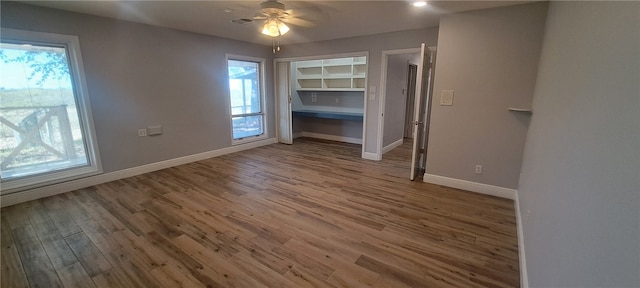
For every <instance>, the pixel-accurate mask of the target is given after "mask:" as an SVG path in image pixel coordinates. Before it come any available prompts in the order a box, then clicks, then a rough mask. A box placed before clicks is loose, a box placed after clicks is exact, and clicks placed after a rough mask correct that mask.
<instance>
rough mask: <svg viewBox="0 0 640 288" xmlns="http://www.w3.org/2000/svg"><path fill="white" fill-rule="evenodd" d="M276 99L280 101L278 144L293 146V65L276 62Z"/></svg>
mask: <svg viewBox="0 0 640 288" xmlns="http://www.w3.org/2000/svg"><path fill="white" fill-rule="evenodd" d="M275 86H276V99H278V100H277V101H278V113H277V114H278V142H280V143H284V144H293V132H292V131H291V64H290V62H276V85H275Z"/></svg>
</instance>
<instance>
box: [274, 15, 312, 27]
mask: <svg viewBox="0 0 640 288" xmlns="http://www.w3.org/2000/svg"><path fill="white" fill-rule="evenodd" d="M282 22H285V23H287V24H291V25H295V26H300V27H307V28H311V27H315V26H316V24H315V23H313V22H311V21H309V20H304V19H301V18H296V17H287V18H282Z"/></svg>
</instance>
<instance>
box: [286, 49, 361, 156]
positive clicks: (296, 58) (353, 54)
mask: <svg viewBox="0 0 640 288" xmlns="http://www.w3.org/2000/svg"><path fill="white" fill-rule="evenodd" d="M346 57H367V72H366V74H365V80H364V82H365V84H364V87H365V88H364V95H363V102H364V104H363V108H362V109H363V111H362V114H363V118H362V151H361V156H360V157H362V158H366V157H365V154H370V153H365V147H367V146H366V143H367V102H368V101H367V100H368V98H367V97H368V96H367V95H368V94H367V92H368V90H369V89H368V87H369V86H368V82H369V76H370V75H371V74H370V69H369V68H370V67H371V65H370V62H371V58H370V57H369V51H359V52H348V53H336V54H323V55H311V56H294V57H284V58H274V59H273V81H274V85H273V95H274V100H275V106H276V107H275V108H276V109H275V110H276V113H275V115H276V117H277V118H275V124H276V125H275V126H276V139H280V133H281V132H280V123H279V122H278V121H279V120H280V119H279V117H278V115H280V114H279V113H281V107H280V105H279V103H280V99H279V98H278V97H280V96H279V95H278V93H277V91H276V86H277V85H278V83H277V82H276V81H277V80H278V79H276V73H277V70H276V69H277V65H278V63H281V62H288V63H291V62H296V61H305V60H320V59H327V58H346ZM288 82H289V83H291V73H289V79H288ZM289 119H293V118H292V117H289ZM291 122H292V120H290V121H289V125H291ZM292 137H293V135H292ZM367 159H368V158H367Z"/></svg>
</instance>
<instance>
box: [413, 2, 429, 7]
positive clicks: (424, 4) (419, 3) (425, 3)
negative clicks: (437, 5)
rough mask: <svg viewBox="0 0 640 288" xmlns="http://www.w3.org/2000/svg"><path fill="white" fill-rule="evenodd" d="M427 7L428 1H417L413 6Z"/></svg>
mask: <svg viewBox="0 0 640 288" xmlns="http://www.w3.org/2000/svg"><path fill="white" fill-rule="evenodd" d="M426 5H427V2H426V1H416V2H413V6H415V7H422V6H426Z"/></svg>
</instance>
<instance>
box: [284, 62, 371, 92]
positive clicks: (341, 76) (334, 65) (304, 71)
mask: <svg viewBox="0 0 640 288" xmlns="http://www.w3.org/2000/svg"><path fill="white" fill-rule="evenodd" d="M366 71H367V63H366V57H348V58H333V59H323V60H309V61H298V62H296V79H297V87H296V88H297V90H300V91H364V88H365V78H366Z"/></svg>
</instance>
